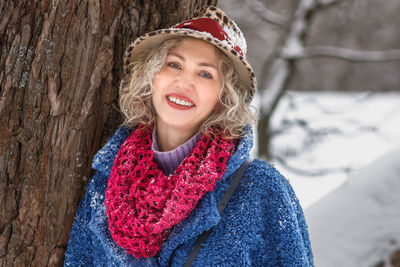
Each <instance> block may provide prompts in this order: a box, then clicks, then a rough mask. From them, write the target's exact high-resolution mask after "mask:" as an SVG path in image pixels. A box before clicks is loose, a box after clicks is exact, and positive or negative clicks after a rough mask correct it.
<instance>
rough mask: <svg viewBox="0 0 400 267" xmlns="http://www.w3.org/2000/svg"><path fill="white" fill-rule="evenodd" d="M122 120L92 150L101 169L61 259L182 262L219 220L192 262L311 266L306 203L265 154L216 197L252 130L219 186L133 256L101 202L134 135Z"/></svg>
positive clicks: (73, 262)
mask: <svg viewBox="0 0 400 267" xmlns="http://www.w3.org/2000/svg"><path fill="white" fill-rule="evenodd" d="M129 134H130V130H129V129H127V128H125V127H121V128H120V129H119V130H117V132H116V133H115V134H114V136H112V137H111V138H110V139H109V140H108V142H107V144H106V145H105V146H104V147H103V148H102V149H101V150H99V152H98V153H97V154H96V155H95V157H94V161H93V164H92V167H93V168H94V169H95V170H97V172H96V174H95V175H94V177H93V178H92V179H91V180H90V182H89V184H88V186H87V190H86V195H85V197H84V199H83V201H82V202H81V203H80V204H79V207H78V211H77V214H76V218H75V221H74V223H73V226H72V230H71V235H70V240H69V242H68V248H67V252H66V254H65V262H64V266H183V264H184V262H185V261H186V259H187V257H188V254H189V253H190V251H191V250H192V248H193V245H194V242H195V240H196V239H197V237H198V236H199V235H200V234H201V233H202V232H203V231H205V230H209V229H210V228H212V227H214V228H213V229H212V231H211V234H210V235H209V237H208V238H207V240H206V241H205V242H204V243H203V245H202V247H201V249H200V252H199V254H198V256H197V258H196V260H195V262H194V263H193V266H274V267H275V266H290V267H294V266H313V258H312V252H311V247H310V241H309V237H308V232H307V226H306V223H305V220H304V216H303V211H302V209H301V207H300V205H299V202H298V200H297V198H296V196H295V194H294V192H293V189H292V187H291V186H290V184H289V183H288V181H287V180H286V179H285V178H284V177H283V176H282V175H281V174H280V173H279V172H278V171H277V170H276V169H275V168H273V167H272V166H270V165H268V164H267V163H265V162H264V161H261V160H258V159H255V160H253V161H252V162H251V163H250V164H249V166H248V167H247V170H246V172H245V175H244V177H243V179H242V181H241V183H240V185H239V187H238V188H237V190H236V192H235V194H234V195H233V196H232V198H231V200H230V202H229V203H228V205H227V206H226V208H225V210H224V212H223V214H222V217H221V216H220V215H219V213H218V209H217V205H218V202H219V200H220V199H221V198H222V196H223V194H224V192H225V191H226V190H227V188H228V187H229V185H230V182H231V180H232V178H233V174H234V173H235V171H236V170H237V169H238V168H239V167H240V165H241V164H242V163H243V162H244V161H245V160H246V159H247V158H248V157H249V152H250V149H251V146H252V135H251V134H249V135H248V136H246V137H244V138H242V139H241V140H240V142H239V144H238V147H237V149H236V151H235V152H234V154H233V155H232V156H231V158H230V159H229V161H228V163H227V168H226V171H225V173H224V175H223V176H222V178H221V180H220V181H219V182H218V183H217V185H216V187H215V189H214V191H212V192H209V193H207V194H205V195H204V197H203V198H202V199H201V200H200V201H199V202H198V204H197V206H196V208H195V209H194V210H193V211H192V213H191V214H190V216H189V217H188V218H186V219H185V220H184V221H183V222H181V223H180V224H178V225H176V226H175V227H174V228H173V229H172V231H171V233H170V235H169V236H168V238H167V240H166V241H165V242H164V244H163V246H162V248H161V250H160V252H159V254H158V255H157V256H155V257H150V258H148V259H145V258H140V259H136V258H134V257H132V256H131V255H128V254H126V252H125V250H124V249H123V248H121V247H120V246H118V245H117V244H116V243H115V242H114V240H113V239H112V237H111V234H110V231H109V228H108V221H107V215H106V207H105V205H104V199H105V190H106V187H107V180H108V177H109V175H110V171H111V168H112V165H113V162H114V158H115V156H116V154H117V152H118V150H119V148H120V146H121V144H122V143H123V141H124V140H125V139H126V138H127V137H128V136H129Z"/></svg>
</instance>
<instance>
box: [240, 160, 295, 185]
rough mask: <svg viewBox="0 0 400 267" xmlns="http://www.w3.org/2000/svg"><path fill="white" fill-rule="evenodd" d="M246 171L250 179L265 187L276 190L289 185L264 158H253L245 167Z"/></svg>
mask: <svg viewBox="0 0 400 267" xmlns="http://www.w3.org/2000/svg"><path fill="white" fill-rule="evenodd" d="M247 172H248V173H249V176H250V178H251V179H253V180H255V181H257V182H259V183H260V185H264V186H267V187H273V188H276V189H277V190H278V189H280V188H282V187H286V186H290V184H289V181H288V180H287V179H286V178H285V177H284V176H283V175H282V174H281V173H280V172H279V171H278V170H277V169H276V168H275V167H274V166H273V165H271V164H269V163H267V162H266V161H264V160H260V159H257V158H256V159H253V160H252V161H251V163H250V164H249V166H248V167H247Z"/></svg>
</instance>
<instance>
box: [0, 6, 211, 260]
mask: <svg viewBox="0 0 400 267" xmlns="http://www.w3.org/2000/svg"><path fill="white" fill-rule="evenodd" d="M207 2H210V1H195V0H174V1H171V0H168V1H167V0H159V1H151V0H142V1H126V0H125V1H122V0H120V1H106V0H89V1H78V0H72V1H54V0H53V1H51V0H50V1H39V0H35V1H27V0H24V1H23V0H21V1H11V0H7V1H5V0H0V48H1V50H0V96H1V98H0V208H1V213H0V233H1V235H0V263H1V266H60V265H62V262H63V259H64V252H65V249H66V246H67V242H68V237H69V231H70V228H71V225H72V222H73V219H74V216H75V211H76V207H77V204H78V202H79V200H80V199H81V197H82V195H83V193H84V191H85V186H86V184H87V181H88V179H89V177H91V175H92V171H91V168H90V162H91V159H92V158H93V155H94V154H95V153H96V151H97V150H98V149H99V148H100V147H101V145H102V144H103V143H104V142H105V140H106V139H107V138H108V137H109V136H110V135H111V134H112V132H113V131H114V130H115V129H116V128H117V127H118V125H119V124H120V123H121V117H120V115H119V113H118V111H117V108H116V107H117V98H118V84H119V80H120V78H121V75H122V69H121V66H122V56H123V52H124V49H125V47H127V45H128V43H129V42H130V41H132V40H133V39H134V38H135V37H137V36H139V35H141V34H143V33H145V32H147V31H150V30H155V29H156V28H159V27H165V26H169V25H172V24H174V23H176V22H178V21H179V20H181V19H184V18H187V17H188V16H189V15H190V14H192V13H193V11H194V10H195V9H196V8H197V7H199V6H203V5H205V4H207Z"/></svg>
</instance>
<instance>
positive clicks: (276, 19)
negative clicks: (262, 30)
mask: <svg viewBox="0 0 400 267" xmlns="http://www.w3.org/2000/svg"><path fill="white" fill-rule="evenodd" d="M247 2H248V4H249V8H250V9H251V10H252V11H253V12H254V13H255V14H256V15H257V16H258V17H259V18H260V19H262V20H264V21H265V22H267V23H270V24H273V25H276V26H279V27H282V28H283V27H284V26H285V25H286V23H287V19H286V18H285V17H283V16H281V15H279V14H278V13H275V12H273V11H271V10H269V9H267V8H266V7H265V6H264V4H263V3H261V2H260V1H258V0H248V1H247Z"/></svg>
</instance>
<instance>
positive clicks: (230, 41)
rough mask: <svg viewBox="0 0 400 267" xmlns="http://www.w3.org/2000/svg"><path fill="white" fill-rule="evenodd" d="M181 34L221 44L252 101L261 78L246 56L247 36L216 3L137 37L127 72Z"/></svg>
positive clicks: (127, 59)
mask: <svg viewBox="0 0 400 267" xmlns="http://www.w3.org/2000/svg"><path fill="white" fill-rule="evenodd" d="M177 36H181V37H194V38H197V39H201V40H204V41H206V42H209V43H211V44H212V45H214V46H216V47H217V48H219V49H220V50H221V51H222V52H223V53H224V54H225V55H226V56H227V57H228V58H229V59H231V60H232V63H233V66H234V68H235V70H236V72H237V73H238V75H239V78H240V82H241V84H242V87H243V89H246V90H249V94H248V97H247V99H246V103H250V102H251V100H252V98H253V96H254V92H255V90H256V86H257V82H256V77H255V74H254V71H253V68H252V67H251V66H250V64H249V63H248V62H247V60H246V51H247V45H246V40H245V38H244V36H243V33H242V32H241V31H240V29H239V27H238V26H237V25H236V24H235V22H234V21H232V20H231V19H229V17H228V16H227V15H226V14H225V13H224V12H223V11H222V10H221V9H219V8H217V7H214V6H207V7H204V8H202V9H199V10H198V11H196V12H195V14H194V16H193V18H192V19H190V20H188V21H184V22H181V23H179V24H177V25H175V26H172V27H170V28H167V29H160V30H156V31H153V32H149V33H146V34H144V35H142V36H140V37H139V38H137V39H136V40H135V41H134V42H132V43H131V44H130V45H129V47H128V49H127V50H126V52H125V57H124V69H125V72H126V73H129V72H130V65H131V63H132V62H133V60H134V58H135V57H136V56H137V55H140V54H141V53H143V52H144V51H146V50H149V49H152V48H154V47H158V46H159V45H160V44H161V43H162V42H164V41H166V40H168V39H171V38H174V37H177Z"/></svg>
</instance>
